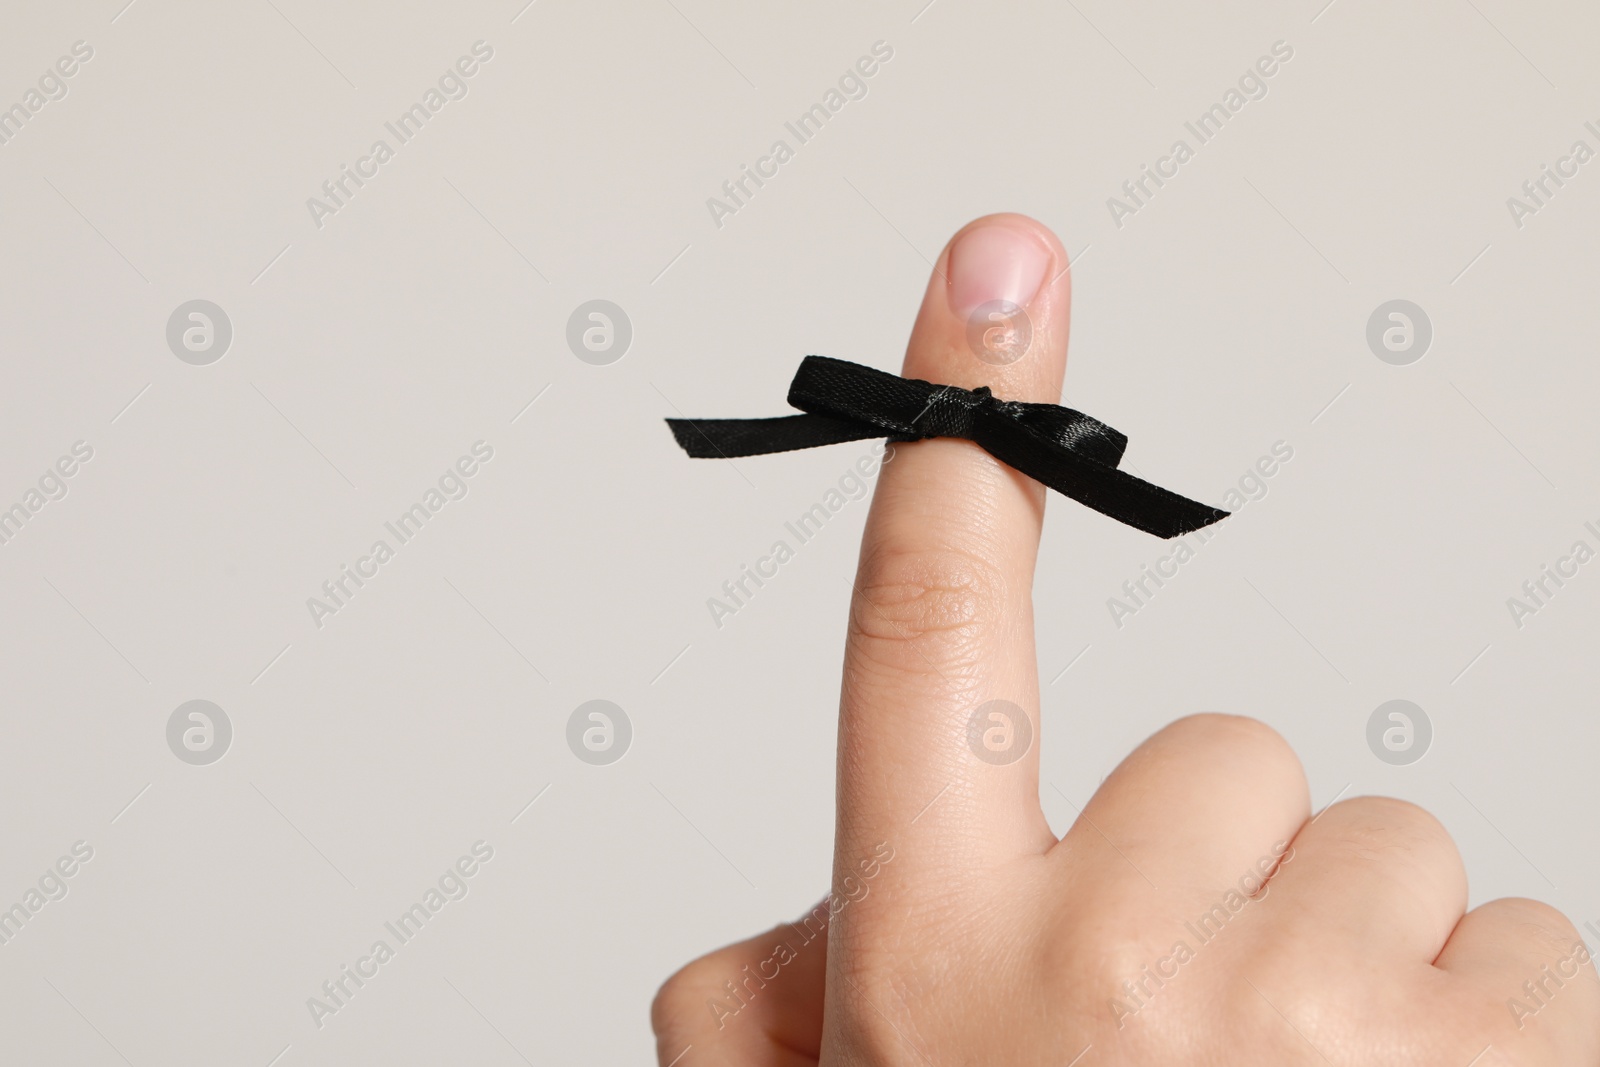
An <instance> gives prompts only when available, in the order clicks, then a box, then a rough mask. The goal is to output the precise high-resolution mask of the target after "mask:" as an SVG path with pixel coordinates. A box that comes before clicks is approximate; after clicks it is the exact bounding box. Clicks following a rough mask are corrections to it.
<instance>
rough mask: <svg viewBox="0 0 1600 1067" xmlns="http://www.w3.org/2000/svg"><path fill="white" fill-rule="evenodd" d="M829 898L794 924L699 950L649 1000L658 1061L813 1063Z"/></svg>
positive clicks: (758, 1065) (752, 1066)
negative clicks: (700, 953) (707, 950)
mask: <svg viewBox="0 0 1600 1067" xmlns="http://www.w3.org/2000/svg"><path fill="white" fill-rule="evenodd" d="M828 917H829V908H828V903H827V901H826V900H824V901H823V903H822V904H819V905H818V906H817V907H816V908H813V909H812V910H811V911H810V912H808V913H807V914H806V915H805V916H804V917H803V918H802V919H800V920H799V921H798V922H794V923H782V924H780V925H778V926H776V927H774V928H773V929H771V930H769V931H767V932H766V933H764V934H759V935H757V936H756V937H752V938H750V939H749V940H748V941H740V942H738V943H737V944H733V945H729V946H727V947H726V948H721V949H718V950H717V951H715V952H712V953H710V954H709V955H706V956H702V957H700V958H699V959H697V960H695V961H694V962H693V963H690V964H688V965H687V966H685V967H684V968H683V969H682V970H680V971H678V973H677V974H674V975H673V976H672V977H671V978H669V979H667V981H666V983H665V984H664V985H663V986H662V987H661V991H660V992H659V993H657V994H656V999H655V1002H654V1003H653V1004H652V1005H651V1006H650V1025H651V1027H652V1028H653V1029H654V1030H655V1033H656V1057H657V1059H658V1061H659V1063H660V1065H661V1067H669V1065H672V1064H675V1065H676V1067H700V1065H701V1064H729V1065H738V1067H801V1065H806V1067H815V1064H816V1062H817V1056H818V1053H819V1049H820V1048H821V1045H822V985H823V975H824V974H825V973H826V970H827V953H828Z"/></svg>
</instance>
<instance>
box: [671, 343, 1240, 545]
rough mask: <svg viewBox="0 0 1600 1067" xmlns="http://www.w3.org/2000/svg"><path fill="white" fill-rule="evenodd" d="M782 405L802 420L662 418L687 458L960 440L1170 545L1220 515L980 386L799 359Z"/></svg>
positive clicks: (1060, 421)
mask: <svg viewBox="0 0 1600 1067" xmlns="http://www.w3.org/2000/svg"><path fill="white" fill-rule="evenodd" d="M789 404H790V406H791V407H796V408H799V409H800V410H801V411H804V412H807V414H805V415H787V416H783V417H780V418H775V419H668V420H667V425H668V426H670V427H671V428H672V435H673V436H674V437H676V438H677V439H678V444H679V445H681V446H683V450H684V451H685V452H687V453H689V455H691V456H693V457H694V458H696V459H732V458H733V457H735V456H756V455H762V454H764V453H768V452H792V451H794V450H795V449H799V448H815V447H817V446H818V445H832V444H838V443H840V442H843V441H860V440H863V439H865V438H868V437H885V436H887V437H888V439H889V440H890V441H919V440H922V439H924V438H928V437H961V438H964V439H966V440H968V441H972V442H974V443H975V444H977V445H979V446H980V447H981V448H983V449H984V450H985V451H987V452H988V453H989V454H990V455H992V456H994V457H995V458H996V459H998V460H1000V461H1001V462H1003V463H1006V464H1008V465H1009V466H1011V467H1013V468H1015V469H1016V470H1019V471H1021V472H1022V473H1023V474H1026V475H1028V476H1029V477H1031V478H1034V479H1036V480H1038V481H1040V482H1043V483H1044V484H1045V485H1047V486H1049V487H1050V488H1052V489H1054V490H1055V491H1056V492H1058V493H1062V494H1064V495H1066V496H1069V497H1071V498H1072V499H1074V500H1076V501H1078V502H1079V503H1081V504H1087V505H1088V506H1089V507H1091V508H1094V509H1095V510H1096V511H1098V512H1100V513H1101V514H1103V515H1109V516H1110V517H1111V518H1113V519H1116V520H1117V521H1118V522H1122V523H1126V524H1127V525H1129V526H1133V527H1135V528H1137V529H1140V530H1143V531H1145V532H1146V533H1152V534H1155V535H1156V536H1157V537H1177V536H1178V535H1180V534H1186V533H1189V532H1190V531H1191V530H1198V529H1200V528H1201V527H1202V526H1210V525H1211V524H1212V523H1214V522H1216V521H1218V520H1219V519H1225V518H1227V517H1228V513H1227V512H1226V511H1221V510H1219V509H1217V508H1213V507H1210V506H1208V505H1206V504H1201V503H1197V502H1196V501H1193V500H1189V499H1188V498H1186V497H1181V496H1179V495H1178V494H1176V493H1172V492H1168V491H1167V490H1165V489H1163V488H1161V487H1160V486H1158V485H1152V484H1150V483H1149V482H1147V481H1145V480H1143V479H1142V478H1135V477H1134V476H1133V475H1131V474H1129V473H1127V472H1126V471H1120V470H1118V469H1117V464H1118V463H1120V462H1122V452H1123V449H1125V448H1126V447H1127V445H1128V438H1127V437H1126V436H1125V435H1123V434H1121V433H1118V432H1117V431H1116V430H1113V429H1112V428H1111V427H1109V426H1107V425H1106V424H1105V423H1103V422H1100V421H1099V420H1098V419H1092V418H1090V417H1089V416H1088V415H1085V414H1083V413H1082V412H1081V411H1073V410H1072V409H1071V408H1064V407H1059V406H1057V405H1055V404H1027V403H1022V402H1020V401H1015V400H1000V399H997V398H996V397H995V396H994V395H993V394H992V393H990V391H989V387H988V386H986V385H985V386H980V387H979V388H977V389H961V388H958V387H956V386H953V385H935V384H933V383H932V382H925V381H922V380H921V379H919V378H900V377H896V376H895V375H893V374H887V373H885V372H883V371H880V370H874V369H873V368H871V367H863V366H861V365H860V364H858V363H847V362H845V361H844V360H842V359H828V358H827V357H825V356H807V357H806V358H805V359H804V360H802V361H801V363H800V369H799V370H798V371H796V372H795V376H794V382H793V383H792V384H791V385H790V386H789Z"/></svg>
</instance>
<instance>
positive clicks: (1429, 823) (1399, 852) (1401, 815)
mask: <svg viewBox="0 0 1600 1067" xmlns="http://www.w3.org/2000/svg"><path fill="white" fill-rule="evenodd" d="M1322 818H1324V819H1327V820H1328V822H1329V825H1328V827H1327V832H1329V833H1331V834H1333V835H1335V836H1336V837H1337V838H1338V840H1339V841H1340V842H1341V843H1342V845H1343V846H1344V847H1345V848H1346V849H1347V850H1348V851H1350V852H1351V853H1352V854H1353V855H1355V856H1357V857H1359V858H1360V859H1363V860H1369V861H1391V860H1393V859H1394V858H1396V856H1415V857H1425V858H1428V859H1432V860H1449V861H1450V862H1452V863H1454V864H1457V865H1459V864H1460V862H1461V861H1460V856H1459V854H1458V853H1457V851H1456V845H1455V841H1454V839H1452V838H1451V836H1450V832H1449V831H1448V830H1446V829H1445V828H1444V824H1443V823H1441V822H1440V821H1439V820H1438V819H1436V818H1434V817H1433V816H1432V815H1431V814H1429V813H1428V812H1427V811H1426V810H1425V809H1423V808H1420V807H1418V806H1417V805H1415V804H1413V803H1411V802H1410V801H1407V800H1399V799H1397V798H1395V797H1352V798H1351V799H1349V800H1341V801H1339V802H1338V803H1336V804H1333V805H1332V806H1330V807H1329V808H1328V809H1327V811H1326V812H1324V814H1323V816H1322Z"/></svg>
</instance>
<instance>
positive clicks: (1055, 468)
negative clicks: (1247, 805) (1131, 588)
mask: <svg viewBox="0 0 1600 1067" xmlns="http://www.w3.org/2000/svg"><path fill="white" fill-rule="evenodd" d="M975 437H976V438H977V443H978V444H979V445H981V446H982V447H983V448H984V449H985V450H987V451H988V452H989V453H990V454H991V455H993V456H994V457H995V458H996V459H998V460H1000V461H1001V462H1002V463H1005V464H1007V465H1008V466H1011V467H1014V468H1015V469H1017V470H1019V471H1021V472H1022V473H1023V474H1026V475H1028V476H1029V477H1030V478H1033V479H1035V480H1037V481H1039V482H1042V483H1043V484H1045V485H1047V486H1049V487H1050V488H1051V489H1054V490H1055V491H1056V492H1058V493H1060V494H1062V495H1063V496H1068V497H1071V498H1072V499H1073V500H1076V501H1077V502H1078V503H1080V504H1083V505H1085V506H1087V507H1091V508H1093V509H1094V510H1096V511H1098V512H1100V514H1102V515H1106V516H1109V517H1110V518H1113V519H1116V520H1117V521H1118V522H1121V523H1126V524H1127V525H1129V526H1132V527H1134V528H1135V529H1139V530H1143V531H1144V532H1145V533H1149V534H1154V535H1155V536H1157V537H1162V538H1172V537H1178V536H1180V535H1182V534H1186V533H1192V532H1193V531H1195V530H1198V529H1201V528H1202V527H1206V526H1210V525H1211V524H1212V523H1214V522H1220V521H1221V520H1223V519H1225V518H1227V517H1228V512H1226V511H1223V510H1221V509H1220V508H1214V507H1212V506H1210V505H1209V504H1202V503H1200V502H1199V501H1197V500H1190V499H1189V498H1188V497H1183V496H1179V495H1178V494H1177V493H1174V492H1172V491H1171V490H1168V489H1163V488H1161V487H1160V486H1159V485H1154V484H1152V483H1150V482H1147V481H1145V480H1144V479H1143V478H1136V477H1134V476H1133V475H1131V474H1129V473H1128V472H1127V471H1124V470H1118V469H1117V468H1116V467H1114V466H1108V465H1106V464H1104V463H1100V462H1097V461H1096V460H1093V459H1089V458H1087V457H1085V456H1083V455H1081V454H1079V453H1075V452H1070V451H1068V450H1067V449H1065V448H1062V447H1061V446H1060V445H1058V444H1056V443H1055V442H1054V441H1050V440H1048V439H1046V438H1043V437H1040V436H1038V435H1037V434H1035V433H1033V432H1032V431H1030V430H1029V429H1028V428H1027V427H1025V426H1022V425H1020V424H1018V423H1016V422H1014V421H1012V420H1009V419H996V420H994V421H991V422H988V423H986V425H984V426H983V427H982V429H981V431H980V432H979V433H978V434H976V435H975Z"/></svg>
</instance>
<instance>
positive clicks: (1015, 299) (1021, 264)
mask: <svg viewBox="0 0 1600 1067" xmlns="http://www.w3.org/2000/svg"><path fill="white" fill-rule="evenodd" d="M1049 268H1050V251H1049V249H1047V248H1046V247H1045V246H1044V245H1043V244H1042V243H1041V242H1040V241H1039V239H1038V238H1036V237H1034V236H1033V235H1032V234H1029V233H1027V232H1026V231H1024V230H1020V229H1017V228H1016V227H1015V226H1007V225H1005V224H1003V223H994V224H991V225H988V226H979V227H977V228H975V229H971V230H968V231H967V232H966V233H964V234H962V235H961V238H960V239H959V240H958V241H956V243H955V246H954V247H953V248H951V249H950V307H951V310H953V311H954V312H955V313H956V314H957V315H959V316H960V317H962V318H966V317H968V316H970V315H971V314H972V313H973V312H974V311H976V310H977V309H978V308H979V307H982V306H983V305H984V304H988V303H992V302H994V301H1004V302H1005V303H1008V304H1012V305H1014V306H1016V307H1027V306H1028V303H1029V302H1030V301H1031V300H1032V299H1033V297H1034V294H1035V293H1037V292H1038V291H1039V287H1040V285H1042V284H1043V282H1044V276H1045V271H1047V270H1049Z"/></svg>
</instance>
